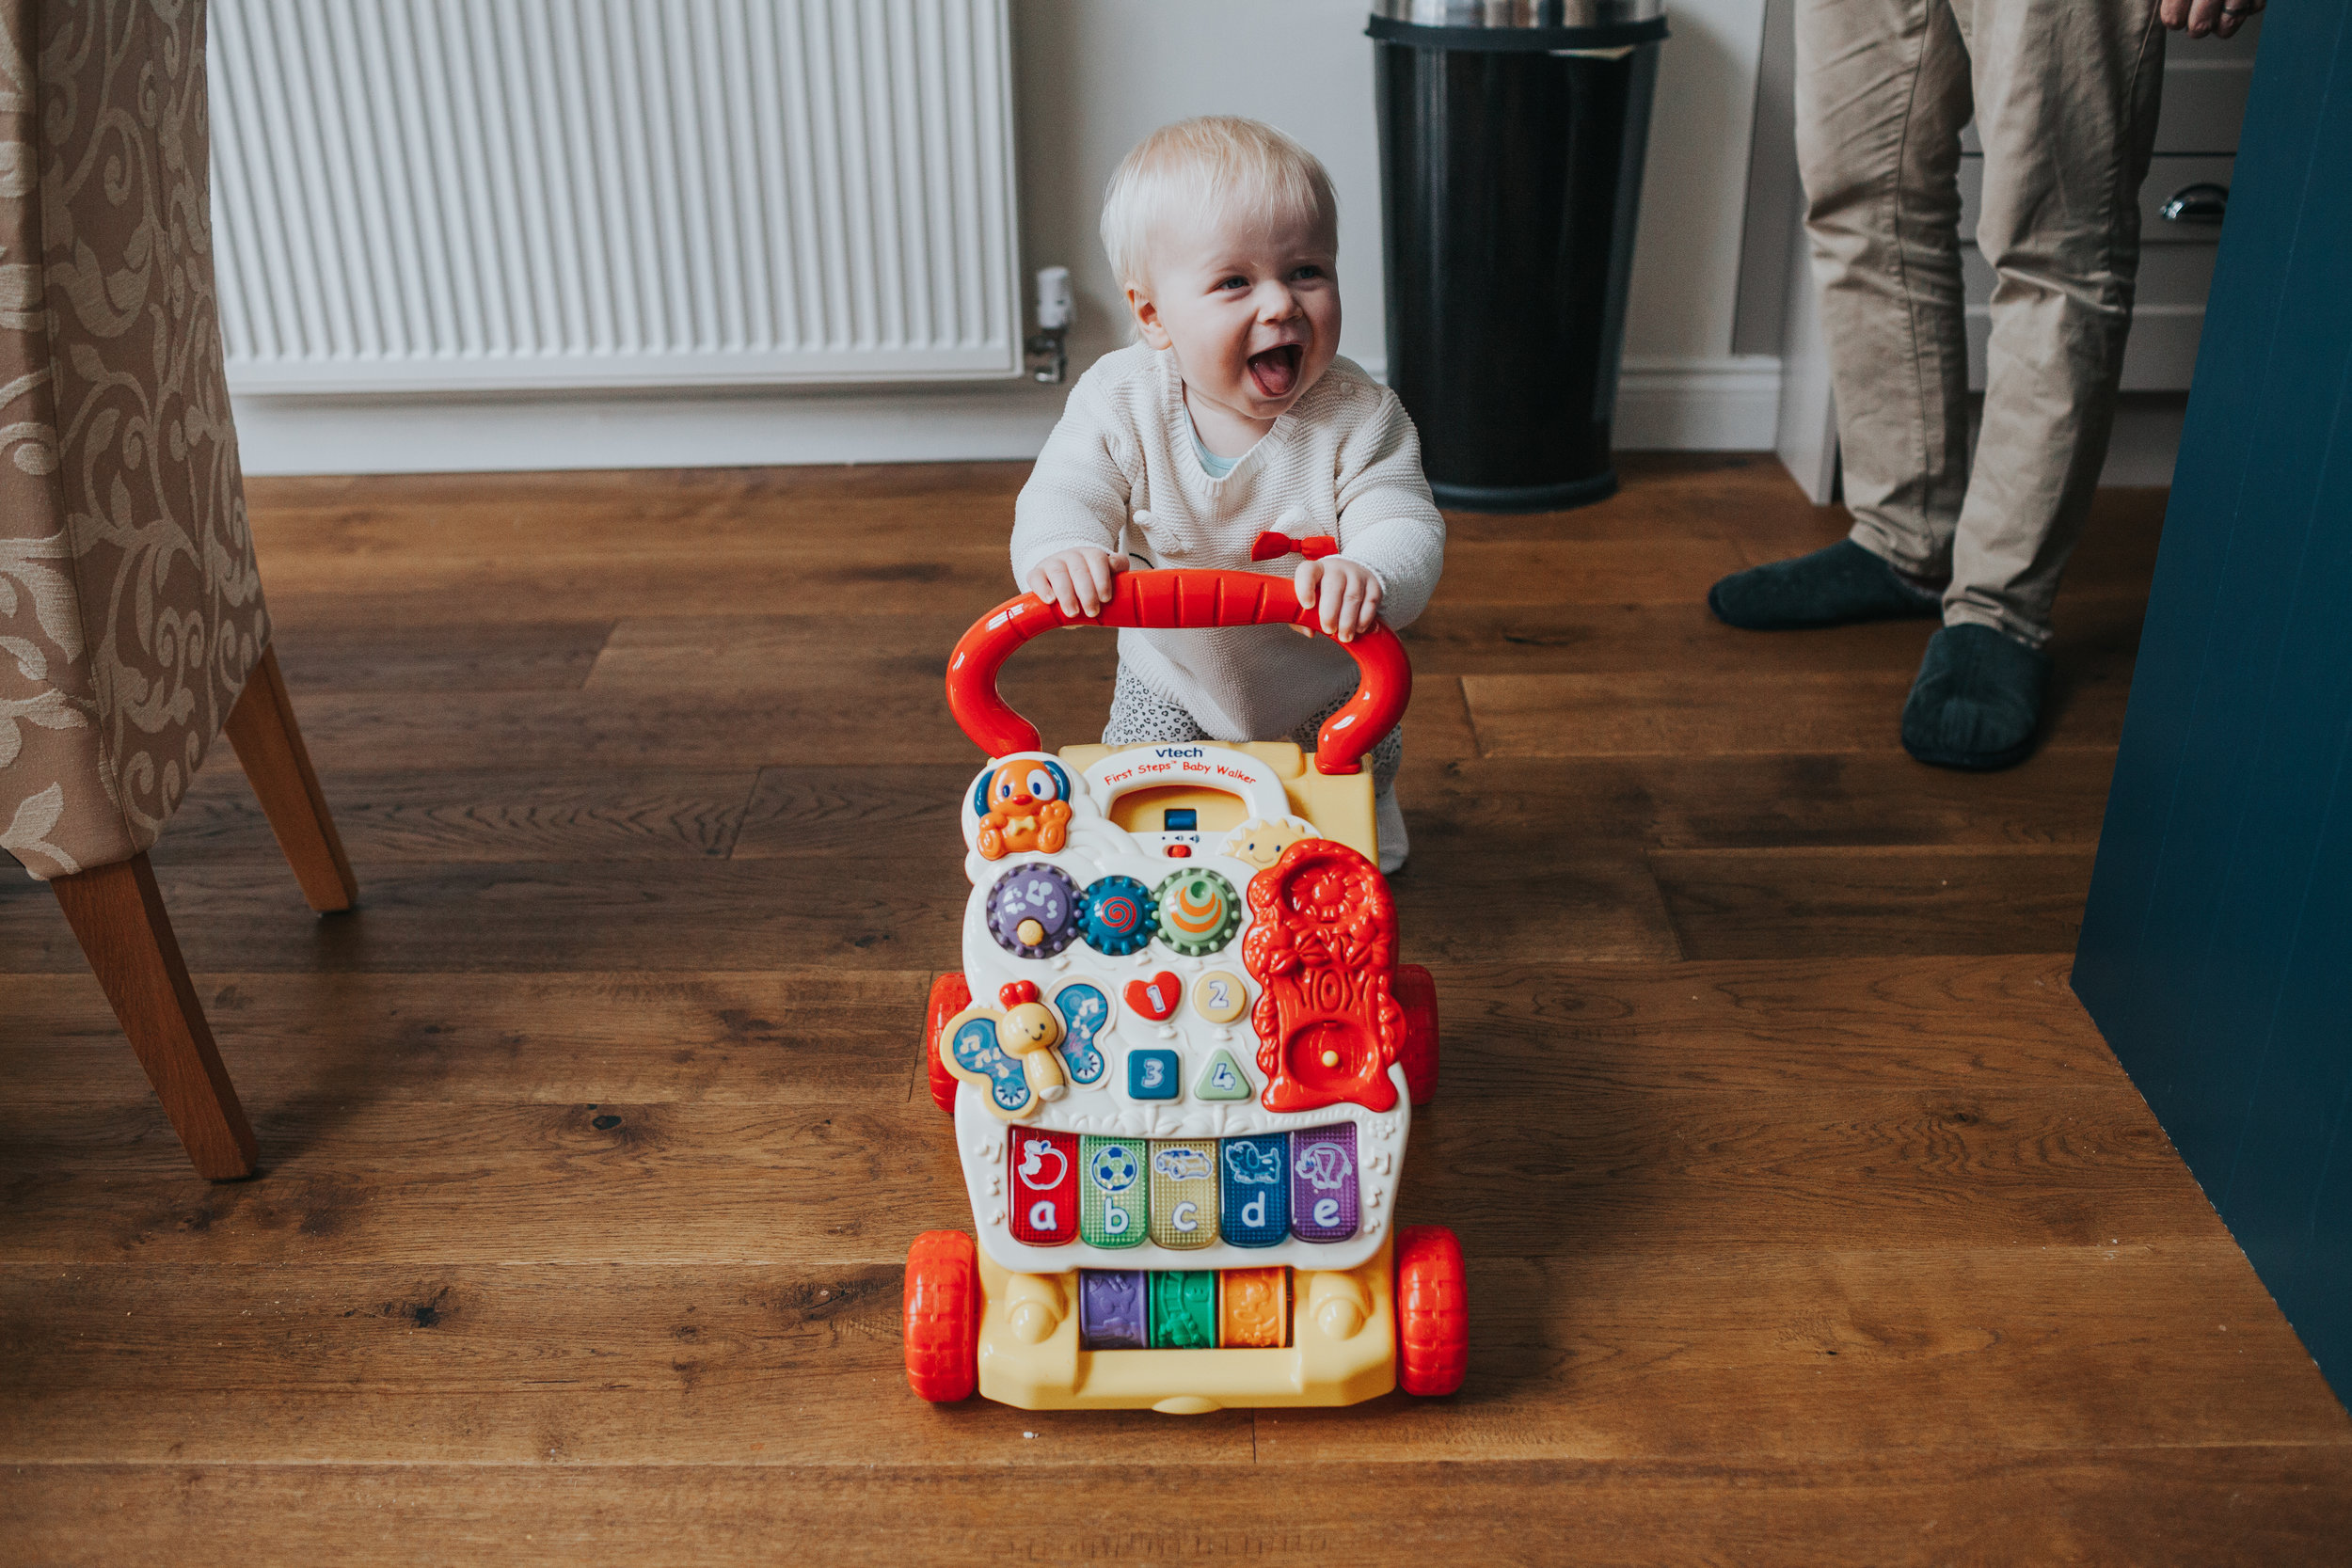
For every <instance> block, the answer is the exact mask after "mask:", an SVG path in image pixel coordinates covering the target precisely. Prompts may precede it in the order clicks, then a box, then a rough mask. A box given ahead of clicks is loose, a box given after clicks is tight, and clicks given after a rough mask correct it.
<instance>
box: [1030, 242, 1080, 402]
mask: <svg viewBox="0 0 2352 1568" xmlns="http://www.w3.org/2000/svg"><path fill="white" fill-rule="evenodd" d="M1074 314H1075V312H1074V310H1073V309H1072V306H1071V303H1070V269H1069V268H1068V267H1040V268H1039V269H1038V273H1037V331H1036V332H1034V333H1032V334H1031V335H1030V337H1029V342H1028V349H1029V373H1030V374H1031V375H1032V376H1035V377H1036V378H1037V379H1038V380H1040V381H1042V382H1044V383H1045V384H1047V385H1048V386H1059V385H1060V384H1061V382H1062V380H1063V379H1064V378H1065V377H1067V376H1068V375H1069V374H1070V346H1069V338H1070V323H1071V319H1072V317H1073V315H1074Z"/></svg>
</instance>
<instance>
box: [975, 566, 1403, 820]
mask: <svg viewBox="0 0 2352 1568" xmlns="http://www.w3.org/2000/svg"><path fill="white" fill-rule="evenodd" d="M1057 626H1151V627H1162V628H1177V627H1183V628H1200V627H1206V626H1306V627H1308V628H1309V629H1310V630H1315V631H1320V630H1321V629H1322V627H1321V624H1320V621H1319V620H1318V617H1317V614H1316V612H1315V611H1314V610H1300V609H1299V608H1298V595H1297V594H1295V593H1293V592H1292V591H1291V585H1290V579H1289V578H1278V577H1267V576H1265V575H1263V574H1261V573H1258V572H1186V571H1161V572H1121V573H1120V574H1119V576H1118V578H1116V579H1115V580H1114V582H1113V583H1112V585H1111V599H1110V603H1108V604H1106V605H1104V607H1103V613H1102V614H1100V615H1097V616H1094V617H1092V618H1089V617H1087V616H1083V615H1077V616H1069V615H1064V614H1063V613H1062V612H1061V610H1059V608H1057V606H1055V605H1053V604H1050V603H1048V602H1047V601H1046V600H1043V599H1041V598H1039V597H1038V596H1037V595H1036V594H1022V595H1021V596H1020V597H1019V598H1017V599H1007V600H1006V601H1005V602H1004V603H1003V604H1000V605H998V606H997V607H996V608H995V609H994V610H991V611H990V612H989V613H988V614H987V615H985V616H983V617H982V618H981V619H980V620H979V621H977V622H976V623H975V624H974V625H973V627H972V629H971V630H970V631H967V632H965V633H964V634H963V637H962V640H961V641H959V642H957V644H956V651H955V653H954V655H953V656H952V657H949V658H948V660H947V706H948V708H949V709H950V710H951V711H952V712H953V713H954V714H955V716H956V722H957V723H958V724H959V725H961V727H962V729H963V733H964V734H966V735H968V736H971V737H972V743H973V744H974V745H975V746H977V747H978V748H979V749H980V750H981V751H983V752H987V753H988V754H989V755H990V756H992V757H1001V756H1003V755H1005V754H1006V753H1007V752H1034V751H1036V750H1038V749H1039V748H1038V734H1037V726H1036V725H1035V724H1032V723H1030V722H1029V721H1027V720H1026V719H1024V718H1022V717H1021V715H1019V714H1017V713H1015V712H1013V710H1012V708H1011V705H1009V704H1008V703H1007V702H1006V701H1005V699H1004V698H1003V697H1001V696H999V695H998V694H997V691H996V672H997V671H999V670H1001V669H1003V668H1004V664H1005V660H1006V659H1008V658H1009V657H1012V651H1013V650H1014V649H1015V648H1018V647H1019V646H1021V644H1023V643H1024V642H1026V641H1028V640H1029V639H1030V638H1032V637H1035V636H1037V635H1038V634H1039V633H1040V632H1044V631H1051V630H1053V629H1054V628H1055V627H1057ZM1341 646H1342V647H1344V648H1345V649H1346V650H1347V651H1348V652H1349V653H1350V654H1351V655H1353V656H1354V657H1355V659H1356V664H1357V667H1358V668H1359V670H1361V671H1362V678H1361V680H1360V681H1359V683H1358V685H1357V687H1356V695H1354V696H1353V697H1350V698H1349V699H1348V700H1347V702H1346V703H1345V704H1344V705H1343V706H1342V707H1341V708H1340V710H1339V712H1337V713H1335V714H1333V715H1331V717H1330V718H1328V719H1327V720H1325V721H1323V728H1322V730H1321V731H1319V732H1318V733H1317V735H1316V736H1315V771H1317V772H1318V773H1353V772H1356V771H1358V768H1357V764H1358V762H1359V759H1360V758H1361V757H1362V756H1363V754H1364V753H1365V752H1369V751H1371V750H1372V748H1373V747H1374V745H1375V744H1376V743H1377V742H1378V741H1379V739H1380V737H1381V736H1384V735H1387V734H1388V733H1389V731H1390V730H1391V729H1393V728H1395V727H1396V721H1398V720H1399V719H1401V718H1403V717H1404V715H1405V705H1406V703H1407V702H1409V701H1411V700H1412V695H1413V665H1412V661H1411V660H1410V659H1408V658H1406V657H1405V644H1404V643H1402V642H1400V641H1397V636H1396V633H1395V632H1393V631H1391V630H1390V629H1389V626H1388V624H1387V623H1386V622H1382V621H1375V622H1374V623H1373V624H1372V629H1371V630H1370V631H1367V632H1365V633H1364V634H1363V635H1362V636H1360V637H1359V638H1357V639H1356V641H1353V642H1344V643H1342V644H1341Z"/></svg>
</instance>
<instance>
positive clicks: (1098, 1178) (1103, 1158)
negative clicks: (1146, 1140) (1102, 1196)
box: [1087, 1144, 1143, 1193]
mask: <svg viewBox="0 0 2352 1568" xmlns="http://www.w3.org/2000/svg"><path fill="white" fill-rule="evenodd" d="M1142 1174H1143V1170H1142V1167H1141V1166H1139V1165H1137V1164H1136V1151H1135V1150H1134V1149H1132V1148H1128V1147H1127V1146H1126V1145H1125V1144H1106V1145H1104V1147H1103V1148H1098V1149H1096V1150H1095V1151H1094V1159H1093V1161H1092V1162H1091V1163H1090V1164H1088V1166H1087V1175H1088V1177H1089V1178H1090V1179H1091V1180H1093V1182H1094V1184H1095V1186H1096V1187H1098V1188H1100V1189H1101V1190H1103V1191H1104V1192H1106V1193H1123V1192H1125V1191H1126V1190H1127V1189H1128V1188H1130V1187H1132V1186H1134V1185H1135V1184H1136V1177H1138V1176H1140V1175H1142Z"/></svg>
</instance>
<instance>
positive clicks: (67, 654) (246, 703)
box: [0, 0, 356, 1180]
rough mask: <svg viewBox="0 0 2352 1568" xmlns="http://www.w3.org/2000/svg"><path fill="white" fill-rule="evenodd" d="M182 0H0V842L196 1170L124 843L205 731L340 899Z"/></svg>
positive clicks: (157, 906)
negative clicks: (257, 476) (281, 629)
mask: <svg viewBox="0 0 2352 1568" xmlns="http://www.w3.org/2000/svg"><path fill="white" fill-rule="evenodd" d="M204 72H205V49H204V8H203V6H202V5H201V4H200V3H193V0H173V3H169V4H167V3H163V0H0V848H5V849H7V850H8V853H9V854H11V855H13V856H15V857H16V859H17V860H18V861H19V862H21V863H23V864H24V868H25V869H26V870H27V871H29V872H31V873H32V875H33V876H34V877H35V878H37V879H40V880H43V881H46V882H47V883H48V884H49V885H50V886H51V887H52V888H53V889H55V890H56V895H57V902H58V903H59V904H61V905H62V906H64V909H65V914H66V919H67V921H68V923H69V924H70V925H71V926H72V928H73V933H74V935H75V937H76V938H78V939H79V941H80V942H81V944H82V951H83V952H84V953H85V954H86V955H87V957H88V958H89V962H90V967H91V968H92V969H94V970H95V971H96V972H97V974H98V980H99V983H100V985H101V986H102V987H103V989H104V990H105V993H106V998H107V1000H108V1001H109V1002H110V1003H112V1004H113V1006H114V1009H115V1016H116V1018H117V1019H119V1021H120V1022H121V1024H122V1029H123V1033H125V1034H126V1035H128V1036H129V1037H130V1039H131V1046H132V1049H133V1050H135V1052H137V1053H138V1058H139V1063H140V1065H141V1066H142V1067H144V1068H145V1069H147V1076H148V1080H149V1081H150V1082H151V1083H152V1084H153V1085H155V1092H156V1095H157V1096H158V1097H159V1098H160V1099H161V1100H162V1101H163V1104H164V1109H165V1111H166V1112H167V1114H168V1115H169V1116H170V1117H171V1121H172V1125H173V1126H174V1127H175V1128H177V1129H178V1130H179V1133H180V1138H181V1141H182V1142H183V1144H184V1145H185V1146H186V1147H187V1151H188V1154H189V1157H190V1158H191V1159H192V1160H194V1161H195V1163H196V1168H197V1170H198V1171H199V1173H201V1174H202V1175H204V1176H207V1177H210V1178H212V1179H214V1180H226V1179H229V1178H232V1177H239V1176H245V1175H247V1174H249V1173H250V1172H251V1171H252V1169H253V1162H254V1142H253V1132H252V1129H251V1128H250V1127H249V1126H248V1125H247V1124H246V1117H245V1112H244V1110H243V1109H242V1108H241V1107H240V1106H239V1105H238V1103H237V1096H236V1091H235V1090H234V1089H233V1088H232V1087H231V1086H230V1082H229V1076H228V1074H227V1072H226V1071H225V1070H223V1069H222V1067H221V1062H220V1055H219V1053H218V1052H217V1051H215V1049H214V1045H213V1037H212V1032H211V1030H210V1029H209V1028H208V1027H207V1026H206V1023H205V1020H204V1012H203V1009H202V1007H201V1006H199V1003H198V1000H197V995H196V990H195V988H194V987H193V986H191V985H190V984H189V981H188V974H187V969H186V967H185V965H184V964H183V962H182V959H181V956H180V945H179V942H178V941H177V939H175V938H174V936H173V935H172V929H171V920H170V917H169V916H168V915H167V914H166V912H165V911H164V905H163V900H162V898H161V896H160V895H158V893H157V892H156V887H155V877H154V873H153V872H152V871H151V870H150V869H149V866H148V860H147V851H148V848H149V847H150V846H151V845H152V844H153V843H154V842H155V840H156V837H157V836H158V835H159V834H160V833H162V832H163V831H164V827H165V824H166V823H167V822H168V821H169V820H170V819H171V814H172V811H173V809H174V808H175V807H177V806H178V805H179V803H180V801H181V799H182V797H183V795H184V794H185V793H186V791H187V787H188V783H189V781H190V780H191V779H192V778H193V777H194V776H195V774H196V770H197V768H199V767H200V766H202V764H203V762H204V759H205V754H206V752H208V751H210V750H211V748H212V745H213V741H214V739H215V737H216V736H219V735H221V734H222V733H223V732H224V731H225V732H226V733H227V734H228V736H229V739H230V744H231V745H232V746H234V747H235V748H236V752H237V756H238V758H239V760H241V761H242V762H243V763H244V765H245V769H246V775H247V776H248V777H249V778H250V779H251V781H252V783H253V787H254V790H255V793H257V794H258V795H259V796H260V797H261V801H262V809H263V810H264V812H265V813H266V814H267V815H268V817H269V821H270V826H271V827H272V828H273V829H274V830H275V831H276V832H277V834H278V843H279V845H280V846H281V847H283V848H284V849H285V852H286V857H287V859H288V860H290V861H291V862H293V863H294V875H295V877H296V879H298V880H299V882H300V884H301V887H302V892H303V894H304V895H305V896H306V897H307V898H308V899H309V900H310V906H311V908H313V909H316V910H322V911H325V910H342V909H348V908H349V907H350V905H351V903H352V900H353V898H354V897H355V896H356V889H355V886H354V883H353V881H352V876H351V866H350V863H348V862H347V861H346V860H345V859H344V856H343V850H342V843H341V842H340V841H339V840H338V839H337V837H336V834H335V825H334V822H333V820H332V818H330V817H329V816H328V815H327V811H326V801H325V800H324V799H323V798H322V797H321V795H320V794H319V786H318V780H317V778H316V776H315V775H314V774H313V773H312V772H311V769H310V758H309V756H308V755H307V754H306V753H305V752H304V751H303V746H302V737H301V735H300V733H299V732H298V731H297V730H296V729H295V727H294V709H293V708H292V707H291V706H290V705H288V703H287V700H286V686H285V682H284V681H283V680H282V679H281V678H280V677H279V675H278V662H277V659H276V657H275V656H274V655H273V654H272V653H271V651H270V645H269V644H270V623H269V614H268V611H267V610H265V609H264V608H263V606H262V582H261V578H260V575H259V574H258V573H257V572H256V570H255V567H254V562H253V541H252V537H251V535H250V534H249V533H248V532H247V531H246V513H245V491H244V484H243V480H242V478H241V476H240V473H239V470H238V467H237V439H236V432H235V430H234V429H233V428H232V427H231V425H230V416H229V393H228V388H227V387H226V385H225V384H224V382H223V380H222V376H221V342H220V324H219V318H218V313H217V310H216V309H215V297H214V293H213V254H212V245H213V236H212V217H211V193H210V183H209V181H210V162H209V148H208V144H207V130H206V120H205V82H204Z"/></svg>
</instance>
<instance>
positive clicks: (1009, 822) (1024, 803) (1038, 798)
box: [975, 757, 1070, 861]
mask: <svg viewBox="0 0 2352 1568" xmlns="http://www.w3.org/2000/svg"><path fill="white" fill-rule="evenodd" d="M975 803H976V804H977V807H978V809H979V812H980V832H979V851H980V858H981V859H983V860H992V861H993V860H1002V859H1003V858H1004V857H1005V856H1006V855H1008V854H1013V853H1027V852H1029V851H1032V850H1034V851H1035V852H1036V853H1038V854H1041V855H1051V854H1055V853H1057V852H1058V851H1059V850H1060V849H1061V848H1062V847H1063V846H1065V845H1067V844H1068V843H1069V842H1070V775H1069V774H1067V773H1065V772H1063V771H1062V769H1061V767H1060V765H1059V764H1057V763H1052V762H1047V761H1045V760H1043V759H1041V758H1038V757H1021V758H1017V759H1015V760H1014V761H1011V762H1009V763H1007V764H1005V765H1004V766H1003V767H1002V768H998V769H996V771H995V772H993V773H992V774H990V775H989V776H988V779H987V781H986V782H985V783H984V784H982V785H981V787H980V792H979V800H977V802H975Z"/></svg>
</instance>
